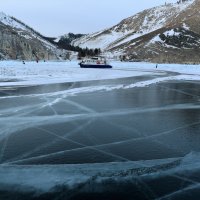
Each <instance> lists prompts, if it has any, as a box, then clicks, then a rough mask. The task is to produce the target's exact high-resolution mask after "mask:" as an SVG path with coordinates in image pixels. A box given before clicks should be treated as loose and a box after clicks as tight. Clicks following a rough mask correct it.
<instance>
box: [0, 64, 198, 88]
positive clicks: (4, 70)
mask: <svg viewBox="0 0 200 200" xmlns="http://www.w3.org/2000/svg"><path fill="white" fill-rule="evenodd" d="M111 65H112V66H113V68H112V69H82V68H80V67H79V65H78V61H71V62H70V61H67V62H39V63H36V62H26V64H25V65H24V64H23V63H22V62H19V61H1V62H0V86H17V85H18V86H24V85H40V84H52V83H63V82H76V81H88V80H104V79H116V78H126V77H135V76H141V75H152V74H157V75H159V74H161V75H162V74H163V73H164V71H171V72H178V73H180V74H179V75H177V76H174V77H169V80H171V79H173V80H200V65H177V64H159V65H158V68H156V64H152V63H138V62H137V63H134V62H119V61H112V62H111ZM160 81H162V79H161V80H160ZM163 81H166V79H163ZM151 84H152V82H151Z"/></svg>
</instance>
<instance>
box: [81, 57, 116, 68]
mask: <svg viewBox="0 0 200 200" xmlns="http://www.w3.org/2000/svg"><path fill="white" fill-rule="evenodd" d="M79 65H80V67H81V68H112V66H111V65H109V64H108V62H107V61H106V59H105V58H104V57H92V58H88V59H85V60H82V61H81V62H80V63H79Z"/></svg>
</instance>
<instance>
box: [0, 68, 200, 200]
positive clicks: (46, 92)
mask: <svg viewBox="0 0 200 200" xmlns="http://www.w3.org/2000/svg"><path fill="white" fill-rule="evenodd" d="M176 75H177V74H176V73H171V72H159V73H157V72H155V73H152V74H151V75H150V74H145V73H144V74H143V75H139V76H137V77H127V78H117V79H107V80H98V81H97V80H96V81H95V80H93V81H92V80H91V81H79V82H68V83H54V84H53V83H52V84H48V85H45V84H44V85H34V86H31V85H24V86H23V85H20V86H17V85H15V86H14V85H11V86H1V87H0V119H1V120H0V127H1V128H0V163H1V165H0V185H1V188H3V189H0V199H1V196H2V197H7V199H12V195H13V194H14V195H19V199H23V198H24V199H26V198H29V199H31V198H33V197H31V195H33V194H35V191H37V192H38V191H40V190H42V191H43V190H44V191H48V192H49V191H51V190H52V188H54V190H52V191H53V192H52V191H51V192H52V193H53V194H54V195H56V194H57V193H56V192H58V191H60V188H59V190H58V191H57V190H56V189H55V186H62V187H64V186H65V185H68V184H69V185H71V184H72V183H71V182H70V181H72V180H74V183H73V184H72V185H73V187H71V188H70V189H69V188H67V189H66V188H64V189H63V190H64V191H65V194H68V193H70V194H71V192H74V191H75V193H76V194H75V195H74V196H73V195H72V196H71V197H70V198H69V199H82V198H83V197H85V199H86V197H87V199H93V198H94V197H95V199H102V198H104V197H105V196H103V193H104V192H103V191H104V190H105V188H104V186H105V185H106V184H108V185H109V187H110V189H109V190H108V191H106V192H105V194H107V195H108V197H109V198H108V199H112V198H113V199H121V198H122V196H123V197H124V195H125V194H126V195H127V196H126V199H129V197H130V199H133V198H136V199H167V198H168V197H170V198H171V199H179V198H180V199H183V198H181V197H183V196H181V195H183V192H185V193H184V195H186V194H188V193H187V192H188V187H189V191H190V192H191V189H194V188H195V189H196V186H197V188H198V186H199V185H198V180H196V179H197V178H196V175H194V174H198V173H199V172H198V171H199V163H198V162H195V164H196V165H195V167H196V166H197V167H196V168H195V169H194V168H193V167H192V170H190V171H189V172H188V173H187V174H185V173H183V171H182V170H185V168H184V167H185V165H183V163H185V162H186V161H185V160H187V162H188V163H189V164H188V165H190V164H191V163H190V162H189V161H188V160H190V159H188V157H189V158H190V157H194V158H199V156H198V152H200V145H199V144H200V135H199V130H200V93H199V86H200V85H199V84H200V83H199V81H195V80H190V81H187V80H173V79H172V80H168V77H173V76H176ZM165 78H166V81H164V82H158V83H156V84H149V85H148V84H147V83H149V82H151V81H152V80H157V79H165ZM6 81H9V80H6ZM11 81H12V82H13V80H11ZM15 81H16V82H17V81H18V80H15ZM146 85H148V86H146ZM145 86H146V87H145ZM191 152H197V153H195V155H194V154H193V153H192V154H191ZM196 160H198V159H196ZM97 163H98V164H97ZM101 163H102V164H101ZM74 164H78V165H74ZM182 165H183V167H180V166H182ZM188 165H187V167H188ZM178 167H180V169H179V168H178ZM60 168H61V169H62V170H61V169H60ZM57 169H58V171H57ZM59 169H60V170H59ZM89 169H90V170H89ZM27 170H29V171H28V172H27ZM63 170H64V172H63ZM65 170H67V171H66V172H65ZM59 171H62V173H63V174H65V175H69V174H70V176H71V179H70V180H68V181H66V180H65V178H64V177H63V176H64V175H63V174H62V175H60V174H59ZM50 172H51V173H50ZM48 173H49V174H50V175H48ZM90 173H91V174H90ZM193 173H194V174H193ZM35 174H37V176H38V177H40V181H39V182H41V183H40V184H41V185H40V186H37V184H36V183H37V181H38V180H37V181H35V182H34V181H33V182H31V181H30V180H32V179H34V178H33V176H35ZM72 174H73V175H72ZM172 174H173V176H172ZM183 174H184V175H185V176H186V177H185V178H183V176H184V175H183ZM51 175H52V176H54V177H53V178H52V179H53V183H52V185H50V186H48V184H49V183H48V182H47V180H46V179H48V177H49V176H51ZM86 175H87V177H90V178H91V177H97V180H96V179H94V180H93V179H92V180H91V179H90V181H91V183H93V181H94V182H95V183H96V189H95V188H93V190H92V189H91V191H90V189H88V188H87V187H86V188H85V190H84V189H83V190H82V189H80V190H79V189H77V188H79V187H77V188H76V187H75V186H74V185H76V186H77V184H79V183H80V182H81V183H85V181H86V182H87V184H88V179H87V178H86V179H84V178H82V177H84V176H86ZM77 176H78V177H77ZM19 177H20V178H19ZM98 177H100V178H102V177H103V179H104V181H107V182H105V183H103V184H102V182H101V181H100V180H99V179H98ZM111 177H112V178H111ZM116 177H118V179H119V180H118V181H117V178H116ZM19 179H20V181H19ZM55 179H56V180H55ZM45 180H46V181H45ZM50 180H51V178H50ZM109 181H110V182H109ZM115 181H116V182H115ZM120 183H121V185H122V188H123V189H122V190H121V191H120V190H119V192H118V193H116V196H115V193H114V192H113V191H114V190H116V189H117V188H118V187H119V186H118V184H120ZM104 184H105V185H104ZM156 184H158V185H159V187H156ZM44 185H45V186H44ZM92 185H93V186H94V187H95V184H94V183H93V184H92ZM193 186H195V187H194V188H193ZM23 187H24V188H25V189H19V188H23ZM10 188H12V189H10ZM33 188H35V189H33ZM130 188H131V190H132V191H133V192H130ZM118 189H119V188H118ZM11 191H12V192H11ZM19 191H20V192H19ZM22 191H23V192H22ZM85 191H87V192H85ZM128 191H129V192H128ZM29 192H30V193H29ZM174 192H175V194H174ZM176 192H178V193H176ZM195 192H196V190H195ZM195 192H194V193H192V194H193V199H194V197H196V196H197V193H195ZM41 193H42V195H44V194H43V192H41V191H40V192H39V193H38V195H41ZM48 195H49V193H48V194H47V196H44V197H45V198H47V197H49V196H48ZM54 195H52V199H54V197H55V196H54ZM76 195H77V196H76ZM81 195H82V196H81ZM84 195H86V196H84ZM109 195H110V196H109ZM134 195H135V196H134ZM174 195H175V196H174ZM177 195H178V196H177ZM186 196H187V195H186ZM111 197H112V198H111ZM33 199H34V198H33ZM47 199H51V198H47ZM60 199H61V198H60ZM186 199H187V198H186Z"/></svg>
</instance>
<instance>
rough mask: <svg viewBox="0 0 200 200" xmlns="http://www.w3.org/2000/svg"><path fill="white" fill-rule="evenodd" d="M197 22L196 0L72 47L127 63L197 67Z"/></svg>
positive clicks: (199, 12) (148, 12) (143, 16)
mask: <svg viewBox="0 0 200 200" xmlns="http://www.w3.org/2000/svg"><path fill="white" fill-rule="evenodd" d="M199 22H200V2H199V0H185V1H179V2H177V3H175V4H165V5H162V6H158V7H154V8H151V9H147V10H144V11H142V12H140V13H138V14H136V15H134V16H131V17H129V18H127V19H124V20H122V21H121V22H120V23H119V24H117V25H115V26H113V27H111V28H109V29H105V30H103V31H99V32H97V33H94V34H90V35H86V36H83V37H81V38H80V39H77V40H75V41H73V42H72V43H73V45H78V46H80V47H88V48H101V49H103V50H104V51H105V52H109V53H111V55H115V56H122V55H124V57H126V59H129V60H147V61H151V62H175V63H180V62H182V63H183V62H184V63H191V62H195V63H196V62H198V63H199V62H200V58H199V56H198V55H199V53H200V51H199V45H200V40H199V38H200V35H199V34H200V27H199V26H198V24H199Z"/></svg>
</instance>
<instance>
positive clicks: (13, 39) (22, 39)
mask: <svg viewBox="0 0 200 200" xmlns="http://www.w3.org/2000/svg"><path fill="white" fill-rule="evenodd" d="M59 54H61V52H60V51H59V50H58V48H57V47H56V46H55V45H53V44H52V43H50V42H49V41H48V40H47V38H45V37H44V36H42V35H41V34H40V33H38V32H37V31H35V30H34V29H32V28H31V27H29V26H28V25H26V24H24V23H23V22H21V21H19V20H18V19H16V18H14V17H10V16H8V15H6V14H4V13H3V12H1V13H0V59H24V60H35V59H58V55H59Z"/></svg>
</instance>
